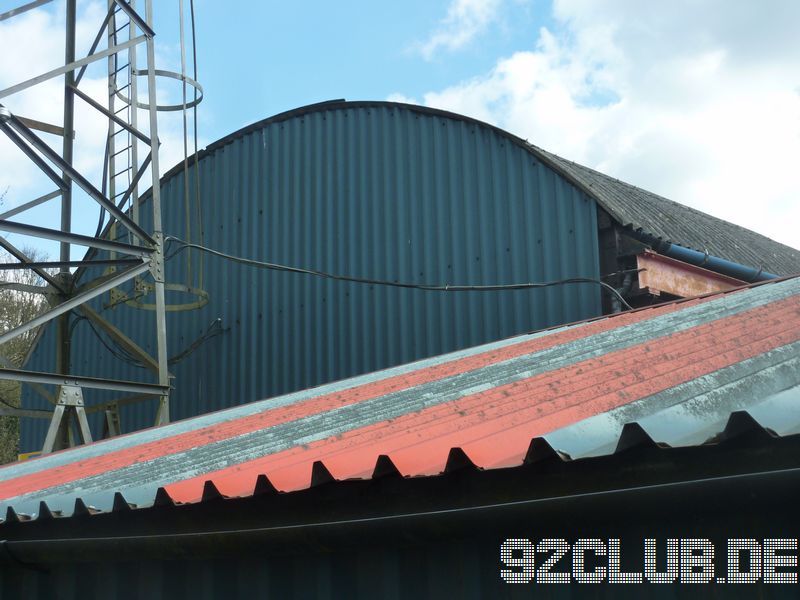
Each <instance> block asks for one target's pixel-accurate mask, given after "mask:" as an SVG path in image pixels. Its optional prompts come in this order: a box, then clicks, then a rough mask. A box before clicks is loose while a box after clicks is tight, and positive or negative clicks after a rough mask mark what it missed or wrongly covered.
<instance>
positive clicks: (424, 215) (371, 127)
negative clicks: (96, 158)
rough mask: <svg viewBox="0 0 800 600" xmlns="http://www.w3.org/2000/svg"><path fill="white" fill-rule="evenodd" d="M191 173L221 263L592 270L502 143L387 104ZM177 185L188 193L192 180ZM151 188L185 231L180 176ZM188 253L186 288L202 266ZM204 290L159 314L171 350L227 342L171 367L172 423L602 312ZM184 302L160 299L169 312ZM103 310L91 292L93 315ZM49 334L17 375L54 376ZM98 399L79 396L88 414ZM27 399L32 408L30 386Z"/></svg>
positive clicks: (559, 183) (138, 316)
mask: <svg viewBox="0 0 800 600" xmlns="http://www.w3.org/2000/svg"><path fill="white" fill-rule="evenodd" d="M199 172H200V189H201V194H200V195H201V209H202V222H203V229H204V238H203V243H204V244H205V245H207V246H210V247H213V248H215V249H218V250H220V251H222V252H227V253H231V254H235V255H240V256H246V257H253V258H257V259H262V260H269V261H272V262H276V263H283V264H288V265H293V266H299V267H308V268H314V269H319V270H324V271H329V272H333V273H340V274H347V275H352V276H357V277H365V278H375V279H390V280H398V281H413V282H421V283H462V284H492V283H512V282H528V281H546V280H554V279H560V278H566V277H576V276H583V277H597V276H598V275H599V273H598V244H597V231H596V229H597V228H596V209H595V204H594V202H593V201H592V200H591V199H589V198H588V197H587V196H586V195H585V194H583V193H582V192H580V191H579V190H577V189H576V188H575V187H574V186H572V185H571V184H570V183H568V182H567V181H566V180H565V179H563V178H562V177H561V176H559V175H557V174H556V173H555V172H553V171H551V170H550V169H548V168H547V167H545V166H544V165H542V164H540V163H539V162H538V161H537V160H536V159H535V158H534V157H533V156H532V155H531V154H530V153H529V152H528V151H527V150H526V149H525V148H524V147H523V146H522V145H520V144H519V143H518V142H517V141H516V140H515V139H514V138H512V137H511V136H507V135H503V134H501V133H500V132H498V131H497V130H495V129H493V128H490V127H488V126H485V125H482V124H479V123H477V122H474V121H471V120H468V119H459V118H455V117H454V116H452V115H447V114H444V113H437V112H436V111H429V110H416V109H412V108H411V107H408V106H404V105H397V104H391V103H336V104H323V105H317V106H316V107H309V108H308V109H306V110H299V111H294V112H293V113H287V114H286V115H279V116H278V117H275V118H273V119H269V120H267V121H265V122H262V123H261V124H259V125H258V126H251V127H249V128H247V129H246V130H243V131H242V132H239V133H238V134H234V135H232V136H230V137H229V138H226V139H225V140H221V141H220V142H218V143H216V144H214V145H212V146H211V147H209V149H208V151H206V152H204V153H202V158H201V160H200V163H199ZM188 180H189V185H190V190H192V195H193V172H192V171H191V169H190V173H189V179H188ZM162 190H163V196H164V229H165V233H166V234H167V235H175V236H178V237H187V231H186V227H185V223H186V207H185V204H184V200H183V196H184V177H183V173H182V171H181V172H178V173H173V174H172V175H168V176H167V177H166V178H165V182H164V184H163V187H162ZM149 208H150V207H149V204H147V205H145V206H144V207H143V211H144V212H145V213H147V211H148V210H149ZM194 211H195V208H194V207H192V208H191V214H192V215H196V212H194ZM145 221H146V220H145ZM192 222H195V226H194V228H193V230H192V232H191V233H192V239H193V241H199V234H198V231H197V229H198V227H197V226H196V219H195V217H192ZM187 254H188V253H185V252H184V253H181V254H178V255H176V256H175V257H173V258H172V259H171V260H170V261H169V263H168V268H167V274H168V280H169V281H174V282H178V283H186V282H187V275H186V269H187V262H186V260H187ZM191 256H192V266H193V270H194V276H193V278H192V280H191V281H190V283H191V284H192V285H197V283H198V275H197V266H198V263H199V256H198V255H197V254H196V253H192V255H191ZM203 287H204V288H205V289H206V290H207V292H208V293H209V297H210V299H209V302H208V304H207V305H206V306H204V307H203V308H202V309H200V310H193V311H188V312H172V313H169V315H168V321H167V323H168V328H169V332H168V335H169V350H170V355H171V356H174V355H176V354H178V353H180V352H181V351H183V350H185V349H187V348H189V347H190V346H191V345H192V343H193V342H195V341H196V340H198V338H200V337H201V336H202V334H203V332H205V331H206V329H207V328H208V326H209V324H210V323H211V322H212V321H213V320H214V319H220V320H221V326H222V328H224V332H223V333H222V334H221V335H218V336H216V337H214V338H212V339H210V340H208V341H206V342H205V343H203V344H202V345H200V346H199V348H197V349H196V350H194V351H193V352H192V353H191V354H190V355H189V356H188V357H186V358H184V359H183V360H182V361H180V362H179V363H177V364H175V365H173V366H172V369H171V370H172V372H173V373H174V374H175V380H174V383H175V391H174V394H173V396H172V398H173V400H172V415H173V418H174V419H180V418H184V417H187V416H191V415H195V414H199V413H203V412H208V411H210V410H215V409H219V408H223V407H227V406H231V405H235V404H240V403H244V402H250V401H253V400H256V399H260V398H265V397H269V396H274V395H277V394H282V393H286V392H290V391H293V390H297V389H301V388H306V387H310V386H315V385H319V384H321V383H324V382H328V381H332V380H337V379H342V378H345V377H349V376H352V375H356V374H359V373H364V372H368V371H374V370H377V369H382V368H386V367H389V366H391V365H396V364H399V363H405V362H409V361H412V360H415V359H419V358H422V357H426V356H431V355H436V354H441V353H444V352H449V351H452V350H456V349H459V348H464V347H468V346H473V345H477V344H481V343H484V342H487V341H490V340H495V339H499V338H503V337H508V336H511V335H514V334H518V333H521V332H525V331H530V330H533V329H538V328H542V327H546V326H550V325H554V324H558V323H564V322H569V321H575V320H578V319H582V318H586V317H590V316H594V315H597V314H599V313H600V292H599V289H598V288H597V287H596V286H592V285H590V284H589V285H587V284H581V285H569V286H557V287H552V288H547V289H543V290H533V291H530V290H526V291H506V292H483V293H482V292H466V293H437V292H426V291H418V290H408V289H395V288H386V287H378V286H375V287H373V286H368V285H358V284H352V283H341V282H336V281H330V280H321V279H317V278H313V277H309V276H306V275H296V274H289V273H280V272H272V271H265V270H258V269H253V268H249V267H245V266H241V265H237V264H234V263H231V262H228V261H225V260H223V259H220V258H216V257H210V256H206V257H204V259H203ZM189 300H191V298H188V297H187V296H186V295H185V294H180V293H172V294H168V301H171V302H173V303H177V302H185V301H189ZM108 303H109V297H108V295H106V296H104V298H103V300H102V303H100V302H98V303H96V304H95V307H96V308H98V309H101V308H102V307H103V305H104V304H108ZM103 314H104V316H106V317H107V318H109V319H110V320H112V321H113V322H114V323H115V324H116V325H118V326H119V327H120V328H121V329H122V330H123V331H125V332H126V333H128V334H129V335H131V337H132V338H134V339H135V340H136V341H137V342H138V343H140V344H141V345H142V346H143V347H145V348H147V349H149V350H150V351H152V352H154V340H152V339H151V337H150V336H151V334H152V332H153V325H152V324H153V316H152V313H151V312H149V311H144V310H139V309H134V308H131V307H129V306H126V305H120V306H116V307H113V308H110V309H107V310H105V311H104V312H103ZM53 338H54V335H53V331H50V330H48V331H47V332H45V334H44V335H43V336H42V339H41V341H40V343H39V345H38V347H37V349H36V350H35V352H34V353H33V355H32V357H31V360H30V361H29V363H28V365H27V368H30V369H34V370H50V369H52V365H53V354H54V351H53ZM72 352H73V355H72V356H73V360H72V366H73V369H74V371H75V372H76V373H79V374H87V375H97V376H109V377H121V378H125V379H147V375H148V374H147V373H146V372H145V371H143V370H142V369H141V368H136V367H134V366H131V365H129V364H127V363H125V362H123V361H121V360H119V359H118V358H115V357H114V356H112V355H111V354H110V353H109V352H108V351H107V350H106V349H105V348H104V347H103V346H102V345H101V344H100V342H99V341H98V339H97V337H96V336H95V335H94V334H93V332H92V331H91V329H90V328H89V327H88V325H87V324H86V322H85V321H83V322H79V323H77V324H76V325H75V329H74V335H73V349H72ZM101 398H103V399H105V398H107V397H106V396H103V394H101V393H97V392H92V391H89V392H87V400H88V401H89V403H92V402H93V401H94V400H96V399H101ZM25 404H26V405H27V406H43V401H42V400H41V399H40V398H39V397H38V396H36V395H35V393H33V392H32V391H30V390H28V391H26V392H25ZM153 417H154V402H153V401H148V402H144V403H140V404H137V405H132V406H129V407H127V408H125V410H124V411H123V413H122V421H123V423H122V424H123V429H124V430H125V431H131V430H133V429H138V428H141V427H143V426H147V425H149V424H151V422H152V420H153ZM98 423H99V422H97V421H96V422H95V423H94V424H93V426H94V427H95V428H96V433H95V434H97V432H99V425H98ZM45 429H46V422H45V421H41V420H37V421H33V420H25V421H24V422H23V423H22V444H21V445H22V449H23V450H36V449H38V448H39V446H40V445H41V443H42V440H43V437H44V431H45Z"/></svg>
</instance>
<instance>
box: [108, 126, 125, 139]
mask: <svg viewBox="0 0 800 600" xmlns="http://www.w3.org/2000/svg"><path fill="white" fill-rule="evenodd" d="M123 131H128V130H127V129H125V128H124V127H123V128H122V129H117V130H116V131H115V132H114V133H112V134H111V137H116V136H118V135H119V134H120V133H122V132H123Z"/></svg>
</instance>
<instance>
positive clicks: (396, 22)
mask: <svg viewBox="0 0 800 600" xmlns="http://www.w3.org/2000/svg"><path fill="white" fill-rule="evenodd" d="M449 5H450V3H449V2H447V1H420V0H410V1H408V2H369V1H353V0H346V1H343V2H311V3H307V4H303V5H293V4H291V3H281V2H263V3H255V2H241V1H239V2H227V3H219V2H208V1H204V0H197V3H196V16H197V19H196V21H197V36H198V68H199V69H200V79H201V81H202V83H203V85H204V86H205V87H206V89H207V90H208V93H207V99H206V101H205V104H204V106H203V112H204V115H205V117H206V119H207V120H205V121H204V126H205V130H204V131H203V134H204V135H205V136H206V137H207V138H209V139H217V138H219V137H221V136H222V135H225V134H226V133H230V132H231V131H233V130H235V129H237V128H239V127H241V126H243V125H245V124H247V123H249V122H252V121H257V120H260V119H263V118H264V117H267V116H269V115H272V114H276V113H278V112H281V111H284V110H289V109H292V108H296V107H298V106H302V105H304V104H310V103H313V102H318V101H322V100H330V99H334V98H346V99H348V100H365V99H371V100H374V99H379V100H382V99H385V98H387V97H388V96H390V95H391V94H396V93H401V94H403V95H406V96H409V97H420V96H422V95H423V94H424V93H426V92H428V91H430V90H432V89H439V88H441V87H443V86H447V85H452V84H456V83H458V82H460V81H463V80H466V79H469V78H471V77H474V76H476V75H478V74H482V73H485V72H488V71H490V70H491V69H492V68H493V67H494V65H495V63H496V61H497V58H498V57H500V56H507V55H510V54H512V53H513V52H515V51H517V50H520V49H532V48H533V47H534V46H535V43H536V40H537V37H538V30H539V28H540V27H542V26H552V18H551V6H550V3H549V2H545V1H543V0H540V1H537V2H533V1H532V2H510V3H508V6H506V7H505V8H504V11H503V12H502V14H499V13H498V14H497V15H496V17H495V18H494V19H493V21H492V23H490V24H487V26H486V28H485V29H482V30H481V31H479V32H478V33H476V34H475V36H474V37H473V38H472V39H471V40H470V41H469V42H468V43H465V44H464V45H463V46H461V47H460V48H458V49H457V50H452V51H448V50H446V49H445V48H442V49H441V50H442V51H441V52H436V53H435V55H433V56H430V57H428V58H427V59H426V58H425V57H424V56H423V55H422V53H421V50H420V48H419V46H420V45H422V44H424V43H425V42H426V41H427V40H428V39H429V38H430V36H431V35H432V34H433V33H435V32H436V31H437V30H438V29H439V28H440V27H441V25H442V21H443V20H445V19H446V16H447V12H448V6H449ZM176 12H177V11H176ZM174 20H175V21H177V18H176V19H174ZM170 25H174V24H171V23H169V20H167V21H165V23H164V30H163V33H165V34H166V35H167V36H174V37H177V31H175V30H174V28H173V27H170ZM234 107H235V108H234Z"/></svg>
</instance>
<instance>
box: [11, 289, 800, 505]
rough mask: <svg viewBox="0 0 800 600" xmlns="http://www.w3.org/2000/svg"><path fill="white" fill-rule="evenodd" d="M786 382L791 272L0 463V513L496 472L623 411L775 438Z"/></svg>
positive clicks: (656, 420)
mask: <svg viewBox="0 0 800 600" xmlns="http://www.w3.org/2000/svg"><path fill="white" fill-rule="evenodd" d="M799 395H800V278H793V279H787V280H781V281H776V282H769V283H766V284H762V285H758V286H753V287H750V288H746V289H743V290H738V291H734V292H729V293H726V294H720V295H714V296H708V297H704V298H698V299H694V300H689V301H684V302H679V303H673V304H668V305H662V306H659V307H654V308H648V309H643V310H638V311H634V312H629V313H622V314H620V315H616V316H613V317H607V318H603V319H598V320H594V321H590V322H583V323H578V324H574V325H570V326H565V327H560V328H558V329H553V330H549V331H543V332H538V333H533V334H529V335H524V336H519V337H514V338H510V339H507V340H503V341H500V342H495V343H492V344H488V345H484V346H479V347H476V348H472V349H469V350H464V351H461V352H457V353H453V354H449V355H445V356H440V357H436V358H433V359H427V360H423V361H419V362H416V363H412V364H409V365H404V366H401V367H395V368H392V369H388V370H385V371H381V372H378V373H373V374H370V375H365V376H361V377H357V378H354V379H349V380H345V381H341V382H337V383H333V384H329V385H325V386H321V387H318V388H315V389H311V390H307V391H303V392H299V393H295V394H290V395H287V396H282V397H278V398H273V399H269V400H265V401H261V402H256V403H253V404H249V405H245V406H240V407H236V408H232V409H229V410H225V411H220V412H216V413H212V414H208V415H204V416H202V417H198V418H194V419H189V420H186V421H182V422H177V423H173V424H171V425H168V426H165V427H160V428H155V429H150V430H145V431H142V432H138V433H135V434H131V435H127V436H123V437H119V438H114V439H111V440H107V441H104V442H99V443H95V444H91V445H89V446H85V447H80V448H75V449H72V450H67V451H63V452H59V453H56V454H53V455H51V456H47V457H43V458H40V459H35V460H32V461H30V462H26V463H19V464H15V465H11V466H7V467H5V468H3V469H0V498H1V499H2V503H0V508H2V510H5V509H6V508H7V507H13V509H14V511H16V512H17V513H28V514H32V513H37V512H38V511H39V510H40V505H39V503H40V502H41V501H44V502H45V503H46V505H47V507H48V508H49V509H50V510H53V511H56V510H57V511H62V514H65V515H69V514H71V513H72V511H73V509H74V507H75V505H76V499H79V498H80V499H81V502H82V503H83V504H86V505H92V506H95V507H97V508H98V509H100V510H111V509H112V508H113V507H114V506H115V502H116V503H117V504H119V503H120V501H121V500H120V498H121V497H120V496H117V497H116V500H115V493H116V492H121V493H122V495H123V496H124V498H125V500H127V501H128V502H131V503H135V504H137V505H139V506H148V505H150V504H152V503H153V502H154V500H155V497H156V493H157V490H158V489H159V488H164V490H165V491H166V493H167V494H168V495H169V496H170V497H171V498H172V499H174V500H176V501H179V502H196V501H198V500H200V499H201V498H202V496H203V493H204V488H207V484H206V482H208V481H211V482H213V485H214V486H215V488H216V489H217V490H219V492H221V493H222V494H225V495H228V496H247V495H250V494H252V493H253V491H254V489H255V487H256V484H257V481H260V484H259V485H261V486H262V487H263V486H264V485H265V484H266V481H267V480H266V479H264V476H266V478H267V479H268V480H269V482H271V484H272V485H274V486H275V487H276V488H277V489H279V490H283V491H294V490H300V489H304V488H308V487H309V486H311V485H313V484H315V483H318V482H320V481H324V480H326V479H328V478H335V479H348V478H369V477H371V476H372V475H373V473H374V472H375V470H376V469H378V470H381V469H383V470H385V469H386V468H395V469H397V470H398V471H399V472H400V473H401V474H403V475H406V476H417V475H436V474H438V473H441V472H443V471H444V470H445V467H446V465H447V463H448V460H450V461H451V462H452V461H453V459H454V458H453V457H454V456H456V457H458V456H462V457H464V460H467V459H468V460H469V461H472V462H473V463H474V464H475V465H477V466H479V467H482V468H486V469H491V468H498V467H508V466H515V465H519V464H521V463H522V462H523V461H524V459H525V457H526V455H527V453H528V451H529V448H530V447H531V443H532V442H531V440H532V438H537V437H543V438H544V441H545V442H547V443H548V444H549V445H551V446H552V447H554V448H555V449H557V450H559V451H561V452H564V453H566V454H568V455H570V456H571V457H572V458H581V457H587V456H593V455H601V454H608V453H611V452H614V450H615V449H616V448H617V447H618V446H619V445H623V446H624V443H628V442H625V440H624V439H622V440H621V439H620V435H621V433H622V432H623V426H624V424H625V423H627V422H630V421H637V422H638V423H639V425H640V426H641V429H643V430H644V431H645V432H646V433H647V434H649V435H650V436H651V437H652V438H653V439H654V440H655V441H657V442H665V443H669V444H673V445H694V444H697V443H700V442H702V441H704V440H705V439H707V438H708V437H710V436H713V435H714V434H716V433H718V432H720V431H722V430H723V429H724V427H725V424H726V423H727V422H728V418H729V415H730V414H731V413H732V412H734V411H737V410H746V411H748V412H749V414H750V415H752V416H754V417H755V418H756V419H758V420H759V422H760V423H761V424H762V425H765V426H767V427H770V428H771V429H773V430H774V431H775V432H776V433H777V434H779V435H785V434H791V433H795V432H797V431H798V430H799V429H800V404H798V402H797V399H798V396H799ZM638 430H639V429H638V428H637V429H636V431H638ZM628 431H629V435H630V428H628ZM454 448H456V449H458V450H456V451H455V454H454V451H453V450H452V449H454ZM379 457H382V458H379ZM376 461H377V467H376ZM259 476H261V479H260V480H259ZM162 494H163V492H162ZM79 506H82V504H80V503H79Z"/></svg>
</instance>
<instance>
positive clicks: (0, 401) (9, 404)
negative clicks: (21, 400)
mask: <svg viewBox="0 0 800 600" xmlns="http://www.w3.org/2000/svg"><path fill="white" fill-rule="evenodd" d="M0 404H5V405H6V406H7V407H8V408H14V409H17V408H19V406H14V405H13V404H11V403H10V402H8V401H7V400H4V399H3V398H2V397H0ZM3 416H5V417H15V416H16V415H3ZM17 418H19V417H17Z"/></svg>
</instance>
